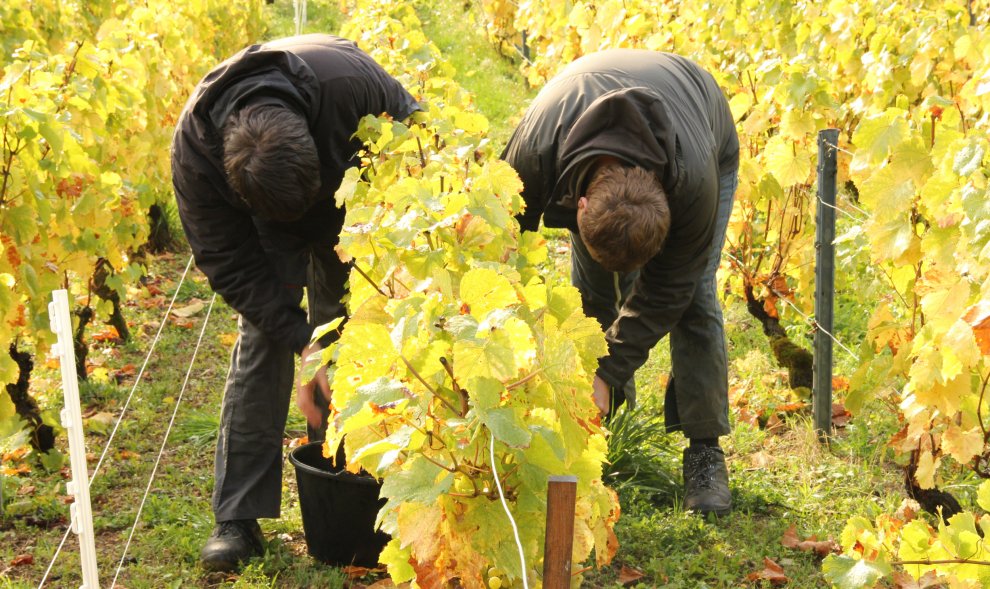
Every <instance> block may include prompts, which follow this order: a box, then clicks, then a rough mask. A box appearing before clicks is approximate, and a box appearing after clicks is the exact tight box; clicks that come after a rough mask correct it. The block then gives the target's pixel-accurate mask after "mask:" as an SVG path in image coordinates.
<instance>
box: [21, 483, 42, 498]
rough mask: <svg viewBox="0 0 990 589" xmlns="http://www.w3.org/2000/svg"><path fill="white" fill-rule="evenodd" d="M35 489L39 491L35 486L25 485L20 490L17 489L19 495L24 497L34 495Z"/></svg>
mask: <svg viewBox="0 0 990 589" xmlns="http://www.w3.org/2000/svg"><path fill="white" fill-rule="evenodd" d="M35 489H37V487H35V486H34V485H24V486H23V487H21V488H20V489H17V494H18V495H20V496H22V497H23V496H24V495H30V494H32V493H34V491H35Z"/></svg>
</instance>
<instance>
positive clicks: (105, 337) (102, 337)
mask: <svg viewBox="0 0 990 589" xmlns="http://www.w3.org/2000/svg"><path fill="white" fill-rule="evenodd" d="M92 339H93V341H94V342H112V341H116V340H119V339H120V334H119V333H117V328H116V327H114V326H113V325H107V326H106V327H105V328H103V329H102V330H100V331H97V332H96V333H94V334H93V335H92Z"/></svg>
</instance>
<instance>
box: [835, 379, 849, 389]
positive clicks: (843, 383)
mask: <svg viewBox="0 0 990 589" xmlns="http://www.w3.org/2000/svg"><path fill="white" fill-rule="evenodd" d="M832 390H833V391H848V390H849V379H848V378H846V377H844V376H833V377H832Z"/></svg>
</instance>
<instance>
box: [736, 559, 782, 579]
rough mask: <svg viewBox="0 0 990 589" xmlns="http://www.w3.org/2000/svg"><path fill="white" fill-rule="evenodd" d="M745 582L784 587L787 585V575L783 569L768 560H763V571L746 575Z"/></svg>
mask: <svg viewBox="0 0 990 589" xmlns="http://www.w3.org/2000/svg"><path fill="white" fill-rule="evenodd" d="M746 580H747V581H752V582H756V581H770V584H771V585H784V584H786V583H787V581H788V578H787V575H785V574H784V568H783V567H781V566H780V565H779V564H777V563H775V562H774V561H772V560H770V559H769V558H766V557H764V558H763V570H761V571H756V572H755V573H750V574H748V575H746Z"/></svg>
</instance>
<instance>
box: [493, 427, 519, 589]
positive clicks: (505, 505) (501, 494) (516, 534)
mask: <svg viewBox="0 0 990 589" xmlns="http://www.w3.org/2000/svg"><path fill="white" fill-rule="evenodd" d="M488 435H489V436H491V438H490V444H489V446H488V448H489V450H490V451H491V457H492V474H493V475H494V478H495V488H496V489H498V498H499V499H501V500H502V509H504V510H505V515H507V516H508V517H509V523H510V524H512V535H513V536H514V537H515V539H516V548H518V549H519V566H520V567H521V569H522V582H523V589H529V582H528V581H527V580H526V554H525V553H524V552H523V546H522V540H520V539H519V528H517V527H516V520H515V519H514V518H513V517H512V512H511V511H509V504H508V503H506V501H505V493H504V492H503V491H502V483H501V482H499V480H498V468H496V466H495V434H494V433H492V431H491V430H489V431H488Z"/></svg>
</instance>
